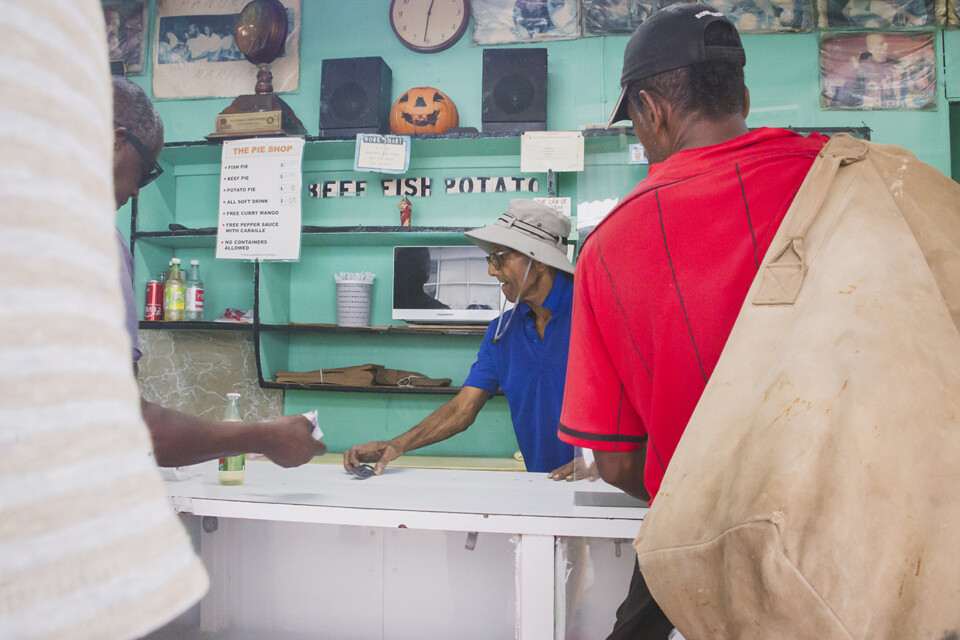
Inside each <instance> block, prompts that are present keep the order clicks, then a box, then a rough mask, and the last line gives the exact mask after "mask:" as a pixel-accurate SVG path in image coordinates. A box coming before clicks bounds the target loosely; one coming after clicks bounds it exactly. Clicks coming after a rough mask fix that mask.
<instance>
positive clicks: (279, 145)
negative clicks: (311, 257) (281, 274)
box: [217, 137, 303, 260]
mask: <svg viewBox="0 0 960 640" xmlns="http://www.w3.org/2000/svg"><path fill="white" fill-rule="evenodd" d="M302 164H303V138H296V137H286V138H250V139H247V140H228V141H225V142H224V143H223V155H222V157H221V166H220V216H219V220H218V221H217V258H225V259H234V260H253V259H260V260H299V259H300V217H301V199H300V191H301V186H302V182H303V173H302V171H301V165H302Z"/></svg>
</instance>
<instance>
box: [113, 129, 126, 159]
mask: <svg viewBox="0 0 960 640" xmlns="http://www.w3.org/2000/svg"><path fill="white" fill-rule="evenodd" d="M126 140H127V128H126V127H116V128H115V129H114V130H113V151H114V153H116V152H117V151H119V150H120V147H121V145H122V144H123V143H124V142H126Z"/></svg>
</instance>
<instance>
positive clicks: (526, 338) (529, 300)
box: [343, 198, 574, 480]
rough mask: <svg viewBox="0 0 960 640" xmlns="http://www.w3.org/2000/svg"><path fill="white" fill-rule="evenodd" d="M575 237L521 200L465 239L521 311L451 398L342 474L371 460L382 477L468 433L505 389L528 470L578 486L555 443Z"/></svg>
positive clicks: (350, 457)
mask: <svg viewBox="0 0 960 640" xmlns="http://www.w3.org/2000/svg"><path fill="white" fill-rule="evenodd" d="M569 234H570V221H569V220H567V219H566V218H564V217H562V216H560V215H558V214H557V213H556V212H554V211H553V210H552V209H550V208H549V207H547V206H545V205H542V204H540V203H538V202H534V201H533V200H524V199H519V198H518V199H514V200H511V201H510V203H509V205H508V206H507V210H506V212H505V213H504V214H503V215H501V216H500V219H499V220H497V221H496V222H495V223H494V224H492V225H489V226H486V227H483V228H482V229H477V230H475V231H471V232H468V233H467V234H466V235H467V237H468V238H470V240H471V241H473V243H474V244H476V245H477V246H479V247H481V248H482V249H483V250H484V251H486V252H487V254H488V256H487V262H488V263H489V265H490V266H489V268H488V270H489V272H490V275H492V276H495V277H496V278H497V279H498V280H499V281H500V282H501V283H502V286H501V289H502V290H503V294H504V297H506V299H507V300H509V301H510V302H512V303H514V305H515V306H514V307H513V308H512V309H510V310H509V311H507V312H505V313H503V314H501V315H500V317H499V318H498V319H497V320H496V321H494V322H491V323H490V326H489V327H488V328H487V332H486V335H485V336H484V338H483V344H482V345H481V346H480V352H479V353H478V354H477V361H476V362H475V363H474V364H473V367H472V368H471V369H470V375H469V376H467V379H466V381H465V382H464V383H463V388H462V389H461V390H460V392H459V393H458V394H457V395H456V396H454V398H453V399H452V400H450V401H449V402H447V403H446V404H444V405H442V406H441V407H440V408H438V409H437V410H436V411H434V412H433V413H431V414H430V415H428V416H427V417H426V418H424V419H423V420H422V421H421V422H420V423H419V424H418V425H417V426H415V427H413V428H412V429H410V430H409V431H407V432H405V433H402V434H400V435H399V436H397V437H395V438H393V439H392V440H386V441H376V442H368V443H366V444H361V445H356V446H353V447H350V449H349V450H348V451H346V452H345V453H344V454H343V466H344V468H346V469H347V470H348V471H349V470H350V469H353V468H354V467H355V466H357V465H359V464H361V463H364V462H369V463H374V471H375V473H377V474H380V473H382V472H383V470H384V469H385V468H386V466H387V465H388V464H389V463H390V462H391V461H392V460H395V459H396V458H397V457H399V456H400V455H402V454H404V453H406V452H408V451H412V450H413V449H419V448H420V447H425V446H427V445H429V444H433V443H435V442H440V441H441V440H446V439H447V438H449V437H451V436H454V435H456V434H458V433H460V432H461V431H464V430H465V429H466V428H467V427H469V426H470V425H471V424H473V421H474V420H475V419H476V417H477V414H478V413H480V409H482V408H483V405H484V404H485V403H486V402H487V400H489V399H490V397H491V396H492V395H493V393H494V392H495V391H496V390H497V388H501V389H503V393H504V395H505V396H506V397H507V404H509V405H510V417H511V419H512V420H513V429H514V431H515V432H516V435H517V443H518V444H519V445H520V452H521V453H522V454H523V460H524V463H525V464H526V467H527V471H534V472H550V477H551V478H553V479H554V480H572V479H573V469H574V464H573V447H572V446H570V445H568V444H566V443H564V442H561V441H560V439H559V438H558V437H557V425H558V424H559V421H560V409H561V407H562V406H563V385H564V379H565V377H566V372H567V351H568V348H569V344H570V304H571V300H572V296H573V265H572V264H571V263H570V260H569V259H568V258H567V254H566V251H565V249H566V239H567V236H568V235H569Z"/></svg>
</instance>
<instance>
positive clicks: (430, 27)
mask: <svg viewBox="0 0 960 640" xmlns="http://www.w3.org/2000/svg"><path fill="white" fill-rule="evenodd" d="M469 22H470V5H469V2H468V0H391V2H390V26H391V27H393V32H394V33H395V34H397V37H398V38H399V39H400V42H402V43H403V44H404V46H406V47H407V48H409V49H413V50H414V51H419V52H421V53H436V52H437V51H443V50H444V49H449V48H450V47H452V46H453V45H454V43H456V42H457V40H459V39H460V37H461V36H462V35H463V34H464V32H466V30H467V23H469Z"/></svg>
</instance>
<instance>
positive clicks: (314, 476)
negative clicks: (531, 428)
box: [166, 460, 647, 640]
mask: <svg viewBox="0 0 960 640" xmlns="http://www.w3.org/2000/svg"><path fill="white" fill-rule="evenodd" d="M171 475H172V474H171V473H170V471H167V472H166V476H167V477H168V478H169V477H170V476H171ZM184 475H185V477H183V478H181V479H175V480H173V479H168V481H167V483H166V487H167V492H168V495H169V496H170V500H171V501H172V503H173V505H174V508H175V509H176V510H177V511H178V512H180V513H189V514H194V515H198V516H204V517H207V518H210V517H215V518H218V519H220V520H219V524H217V521H214V520H211V521H210V522H208V523H206V524H208V525H210V526H209V527H208V526H206V525H205V526H204V532H203V533H202V534H201V542H200V546H201V555H202V557H203V560H204V563H205V565H206V566H207V570H208V572H209V573H210V577H211V590H210V594H209V595H208V596H207V597H206V598H205V599H204V600H203V602H202V603H201V607H200V628H201V630H202V632H204V633H205V634H206V635H202V636H196V637H202V638H222V637H231V638H232V637H241V636H240V635H237V634H240V633H241V632H243V631H244V630H245V629H246V630H253V631H254V632H255V633H259V632H261V631H262V630H263V629H264V628H269V629H273V630H275V629H277V628H278V626H281V625H283V626H285V629H287V637H295V636H294V635H293V634H292V631H293V629H295V628H300V629H301V631H302V630H303V629H312V628H314V626H313V625H318V624H321V622H320V621H319V620H314V619H313V618H311V617H310V616H311V615H314V614H312V613H310V612H309V609H310V608H309V607H305V606H300V607H296V608H293V609H291V610H290V611H289V612H288V613H286V614H285V615H281V612H283V611H287V610H286V609H285V608H284V607H285V606H287V605H284V604H282V603H283V602H288V601H292V600H293V599H295V598H298V597H300V596H301V594H302V593H304V592H310V593H325V594H326V596H325V601H324V604H325V606H324V607H323V616H324V617H323V620H322V624H323V625H324V626H325V629H326V630H327V631H328V632H329V633H330V634H331V635H329V637H338V638H347V637H357V638H383V639H385V640H389V639H390V638H406V637H421V638H429V637H433V636H431V635H430V634H429V633H424V632H423V631H424V630H423V629H422V627H421V623H420V622H419V621H420V620H422V614H423V612H421V611H418V608H421V607H423V606H424V605H423V604H422V599H421V598H419V597H418V594H419V593H421V592H424V591H425V590H427V589H429V588H430V587H431V586H432V585H434V583H435V581H437V580H439V581H440V584H443V585H444V586H443V587H438V588H437V589H436V592H435V593H434V596H433V599H432V602H433V605H432V607H431V610H432V611H433V613H432V615H433V616H434V619H433V624H434V626H435V627H436V629H440V628H446V629H448V631H445V632H443V634H440V633H439V632H438V635H437V637H449V633H450V631H449V629H456V630H457V631H456V633H458V634H459V635H460V636H461V637H486V636H487V635H489V634H488V633H487V632H486V631H484V627H483V623H484V620H483V619H482V616H481V619H480V620H479V621H475V622H474V623H473V625H472V626H471V631H472V632H473V633H474V635H471V634H470V633H466V634H465V633H464V632H463V630H462V629H461V626H462V625H460V623H459V621H458V620H457V618H458V617H459V618H464V617H465V616H466V615H469V614H470V613H471V609H470V608H468V609H467V610H464V609H462V608H460V607H463V606H464V602H463V601H464V600H466V601H467V602H469V603H471V606H475V603H476V602H478V601H480V600H483V599H484V598H487V596H490V597H493V596H494V595H497V594H500V595H499V597H501V598H502V597H503V595H504V594H506V595H507V597H508V598H509V597H513V596H509V594H510V593H515V606H514V607H511V608H512V609H513V611H515V615H516V619H515V624H516V630H517V636H518V637H520V638H523V639H525V640H540V639H543V640H547V639H551V638H554V637H555V632H556V633H560V629H562V627H563V620H564V617H565V615H566V614H565V612H564V611H563V610H562V609H563V607H564V605H563V602H564V600H563V597H558V596H556V595H555V594H557V593H561V594H562V593H563V592H564V591H563V590H565V589H566V588H567V587H566V585H565V577H564V576H566V575H568V573H569V569H568V568H566V567H569V566H570V565H568V564H566V563H567V562H569V560H568V559H565V556H563V554H562V552H561V551H558V549H560V544H559V540H560V539H561V538H565V539H574V538H591V539H593V540H596V541H597V544H600V545H601V546H603V545H606V544H607V541H604V540H602V539H613V540H614V542H615V544H616V555H617V556H618V557H619V556H620V545H621V542H620V539H632V538H634V537H635V536H636V533H637V530H638V529H639V527H640V524H641V521H642V519H643V517H644V515H645V514H646V512H647V509H646V508H643V507H636V506H614V507H611V506H578V505H577V504H575V502H578V503H580V504H583V503H592V504H601V505H603V504H611V503H613V504H615V503H623V502H624V498H625V496H623V494H621V493H620V492H619V491H617V490H615V489H614V488H612V487H610V486H609V485H606V484H604V483H602V482H594V483H591V482H586V481H579V482H555V481H553V480H550V479H548V478H547V476H546V474H543V473H525V472H512V471H465V470H449V469H418V468H388V469H387V471H386V472H385V473H384V474H383V475H382V476H378V477H372V478H368V479H365V480H361V479H359V478H356V477H354V476H353V475H351V474H348V473H347V472H345V471H344V470H343V467H342V466H340V465H334V464H308V465H304V466H303V467H299V468H297V469H281V468H280V467H277V466H275V465H274V464H273V463H271V462H268V461H263V460H254V461H250V462H248V463H247V469H246V478H245V482H244V484H242V485H240V486H236V487H227V486H221V485H220V484H219V483H218V479H217V465H216V463H215V462H211V463H205V464H203V465H197V466H196V467H191V468H189V469H187V470H186V471H185V474H184ZM331 526H332V527H331ZM304 527H306V529H305V528H304ZM344 527H345V528H346V529H349V530H350V531H353V532H356V533H344V532H343V531H344V529H343V528H344ZM356 527H362V528H369V533H364V534H362V535H361V533H360V532H362V531H363V530H364V529H358V528H356ZM398 528H400V529H407V530H409V533H408V534H404V535H401V536H400V537H399V538H394V537H393V536H394V535H396V534H397V533H399V532H398ZM417 530H420V531H421V532H422V533H420V534H416V533H415V532H416V531H417ZM390 532H393V533H390ZM431 532H435V533H431ZM450 532H467V533H468V534H470V536H472V540H474V541H476V539H477V537H476V535H474V534H473V532H476V533H477V534H479V536H480V547H478V548H477V551H476V553H470V552H469V551H468V552H463V548H464V547H463V543H459V548H460V550H461V551H460V552H459V553H454V552H453V551H451V550H455V549H456V548H457V543H456V542H450V538H449V536H450V535H451V533H450ZM485 534H494V535H493V536H492V537H487V538H485V537H484V535H485ZM502 534H507V536H503V535H502ZM455 535H456V536H457V537H458V539H460V538H459V535H461V534H460V533H456V534H455ZM410 536H414V537H412V538H411V537H410ZM436 536H447V538H443V537H441V538H437V537H436ZM498 536H499V537H498ZM508 539H509V540H512V541H513V542H512V544H513V545H515V549H516V551H515V556H516V558H515V561H514V560H511V559H510V558H511V554H510V552H509V548H510V544H507V543H506V542H504V541H506V540H508ZM324 540H326V541H327V543H326V544H324V543H323V542H322V541H324ZM444 540H446V541H447V546H446V548H447V549H448V550H447V551H446V552H444V551H443V548H444ZM470 540H471V537H467V541H468V543H467V544H468V546H467V549H470V550H472V549H473V547H472V544H471V543H470ZM438 543H439V545H440V546H439V549H440V551H438V550H437V549H438V546H437V545H438ZM331 545H332V546H331ZM398 545H399V546H398ZM404 545H406V546H404ZM497 545H499V548H500V549H501V552H500V554H499V555H493V554H492V553H491V552H493V551H494V548H495V547H496V546H497ZM481 547H482V549H481ZM623 547H624V550H625V553H624V555H623V560H624V561H625V562H627V563H629V556H632V550H629V547H628V546H627V545H626V544H624V545H623ZM401 548H402V550H401ZM604 548H605V547H604ZM609 549H610V551H611V552H612V550H613V549H614V544H612V543H611V544H610V547H609ZM504 550H506V551H504ZM438 554H439V555H438ZM484 554H490V555H484ZM577 557H580V558H584V557H585V555H583V554H581V555H580V556H577ZM431 563H434V565H431ZM305 566H314V567H316V569H315V570H313V571H307V572H305V571H303V570H302V569H303V567H305ZM619 566H621V567H623V568H624V569H625V570H626V571H629V569H630V565H629V564H626V565H624V564H622V563H621V564H620V565H619ZM284 567H286V569H284ZM386 567H390V569H389V571H388V570H387V568H386ZM437 567H441V568H442V569H443V570H442V571H441V570H438V569H437ZM401 569H402V570H401ZM421 569H422V570H423V571H424V572H425V573H424V574H423V575H422V576H421V577H416V576H418V575H420V574H419V573H418V572H419V571H420V570H421ZM505 572H506V573H507V575H510V576H511V577H510V578H509V579H508V580H509V582H507V583H504V578H506V575H504V573H505ZM588 573H589V572H588ZM304 575H307V576H308V577H306V578H305V577H303V576H304ZM357 575H364V576H368V579H367V581H361V582H359V583H357V584H353V583H352V582H351V580H353V582H356V580H354V577H355V576H357ZM404 576H405V577H404ZM424 576H426V577H424ZM437 576H446V577H445V578H442V579H441V578H438V577H437ZM468 576H469V577H468ZM627 576H628V574H626V575H624V577H623V581H624V584H623V585H622V586H618V585H613V586H612V587H610V589H612V590H613V592H614V594H615V595H614V596H613V597H612V598H608V600H609V602H610V605H609V606H610V607H611V613H610V614H609V616H610V619H609V620H606V619H604V621H603V624H605V625H607V624H608V625H612V622H613V620H612V608H613V607H615V605H616V604H617V603H618V602H619V598H622V594H621V593H620V589H624V590H625V586H626V581H627V579H628V577H627ZM371 580H372V582H370V581H371ZM398 580H400V582H397V581H398ZM510 583H513V584H512V585H511V584H510ZM480 584H490V585H497V586H496V587H476V586H475V585H480ZM255 585H256V586H255ZM259 585H263V590H262V591H261V590H259V589H260V587H259ZM266 585H272V586H270V587H267V586H266ZM374 585H375V586H374ZM465 585H468V586H469V587H470V588H476V589H479V590H478V591H473V592H471V593H470V594H469V595H468V596H464V595H463V594H461V595H459V596H458V595H456V592H455V589H458V588H459V589H461V590H462V589H464V588H468V586H465ZM371 587H372V588H373V591H371ZM558 590H559V591H558ZM381 591H382V592H383V593H384V594H387V595H384V596H377V595H375V594H379V593H380V592H381ZM447 592H449V593H447ZM281 593H282V594H285V595H283V596H281V595H279V594H281ZM623 593H625V591H623ZM371 594H374V595H371ZM408 598H409V599H410V600H409V601H408V600H407V599H408ZM558 598H559V599H558ZM487 599H489V598H487ZM361 602H362V603H363V604H362V607H366V608H368V609H369V610H368V611H367V615H365V616H358V615H357V613H356V610H357V608H358V607H361V604H358V603H361ZM508 602H509V600H508ZM397 603H404V604H403V606H400V605H398V604H397ZM441 603H442V604H441ZM558 603H559V604H558ZM497 608H499V609H501V610H502V609H503V602H502V601H500V605H498V607H497ZM439 611H446V612H447V613H446V615H447V617H448V618H450V619H449V620H446V622H445V624H448V625H449V626H448V627H441V626H438V625H440V624H441V621H440V620H438V619H437V616H438V615H441V614H440V613H439ZM408 612H409V613H408ZM369 614H373V618H372V619H369V620H368V619H367V618H369V617H370V615H369ZM417 615H419V616H421V617H419V618H417V617H416V616H417ZM508 615H509V614H508ZM408 616H410V617H408ZM361 618H362V619H363V620H364V622H363V624H367V625H369V628H360V627H358V626H357V625H358V624H360V623H359V622H358V620H359V619H361ZM498 624H500V626H499V627H497V628H498V629H500V630H501V631H502V630H503V628H504V626H503V624H502V623H498ZM297 625H300V626H299V627H298V626H297ZM361 626H362V625H361ZM508 626H513V624H512V623H509V621H508ZM351 634H352V635H351ZM444 634H446V635H444ZM305 637H309V634H307V635H306V636H305ZM325 637H326V636H325ZM558 637H563V635H559V636H558Z"/></svg>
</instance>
